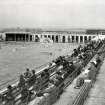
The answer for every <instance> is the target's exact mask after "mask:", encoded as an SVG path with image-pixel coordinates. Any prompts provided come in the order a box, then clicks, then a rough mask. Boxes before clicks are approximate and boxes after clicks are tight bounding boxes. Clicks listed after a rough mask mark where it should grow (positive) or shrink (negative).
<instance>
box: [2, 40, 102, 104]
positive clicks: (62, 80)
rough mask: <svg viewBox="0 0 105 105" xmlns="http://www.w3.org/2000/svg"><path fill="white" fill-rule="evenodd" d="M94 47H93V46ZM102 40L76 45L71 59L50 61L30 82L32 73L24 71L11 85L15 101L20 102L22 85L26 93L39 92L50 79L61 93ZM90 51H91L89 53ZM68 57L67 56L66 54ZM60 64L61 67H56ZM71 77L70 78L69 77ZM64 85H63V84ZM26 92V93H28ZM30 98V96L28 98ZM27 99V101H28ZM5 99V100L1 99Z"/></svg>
mask: <svg viewBox="0 0 105 105" xmlns="http://www.w3.org/2000/svg"><path fill="white" fill-rule="evenodd" d="M93 45H94V46H95V47H94V46H93ZM101 45H102V42H100V43H98V44H97V43H93V44H89V45H86V46H84V47H83V48H81V47H78V48H77V49H75V50H74V53H73V54H72V55H71V56H70V58H71V59H66V56H60V57H58V58H57V59H56V60H54V61H52V62H54V65H51V64H50V66H49V67H48V68H47V69H45V70H43V71H42V72H40V73H39V74H35V72H33V74H34V77H35V78H34V81H33V83H30V79H31V81H32V78H31V77H32V76H31V75H32V74H31V73H30V72H29V70H28V71H26V73H25V76H23V75H21V76H20V82H19V85H17V86H16V87H13V94H14V96H15V103H18V102H19V101H20V103H21V102H22V97H23V96H24V95H22V93H24V92H22V91H20V90H22V89H23V87H26V85H27V86H28V87H27V91H28V90H29V92H28V93H33V94H34V95H35V94H37V92H39V90H46V89H47V87H48V85H49V83H50V80H52V81H54V85H55V86H56V87H57V89H60V91H59V92H58V93H57V94H58V96H59V95H60V94H61V92H62V91H63V89H64V88H65V87H66V86H67V85H68V84H70V82H71V81H72V80H73V79H74V78H75V77H76V76H77V75H79V74H80V73H81V69H82V68H81V67H82V65H83V66H85V65H86V64H87V63H88V62H89V61H90V59H91V58H92V57H93V56H94V55H95V54H96V51H97V50H98V49H99V48H100V47H101ZM91 52H92V53H91ZM82 53H84V55H82V57H81V58H77V56H78V55H79V54H82ZM67 57H68V56H67ZM74 57H75V58H76V59H77V60H76V62H74ZM97 62H99V58H97ZM60 66H62V67H63V68H61V69H58V70H57V68H59V67H60ZM70 78H71V79H70ZM64 85H65V86H64ZM7 92H8V90H6V91H5V92H3V96H6V95H7ZM28 93H27V94H28ZM29 100H31V96H30V98H29ZM29 100H28V102H29ZM3 101H5V100H3Z"/></svg>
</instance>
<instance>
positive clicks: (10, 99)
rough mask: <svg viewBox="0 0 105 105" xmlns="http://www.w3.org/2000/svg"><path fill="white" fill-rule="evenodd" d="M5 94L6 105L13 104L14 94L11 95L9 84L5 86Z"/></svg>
mask: <svg viewBox="0 0 105 105" xmlns="http://www.w3.org/2000/svg"><path fill="white" fill-rule="evenodd" d="M7 89H8V90H7V94H6V105H14V99H15V98H14V96H13V90H12V86H11V85H9V86H8V87H7Z"/></svg>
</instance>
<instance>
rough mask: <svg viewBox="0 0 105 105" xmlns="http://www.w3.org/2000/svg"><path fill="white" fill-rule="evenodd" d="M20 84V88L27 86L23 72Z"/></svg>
mask: <svg viewBox="0 0 105 105" xmlns="http://www.w3.org/2000/svg"><path fill="white" fill-rule="evenodd" d="M18 86H19V88H22V87H24V86H25V79H24V76H23V75H22V74H21V75H20V79H19V84H18Z"/></svg>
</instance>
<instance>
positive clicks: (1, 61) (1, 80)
mask: <svg viewBox="0 0 105 105" xmlns="http://www.w3.org/2000/svg"><path fill="white" fill-rule="evenodd" d="M75 47H77V45H76V44H66V43H65V44H63V43H56V44H42V43H29V42H27V43H24V42H23V43H22V42H21V43H9V44H2V45H1V49H0V88H1V86H2V87H3V85H7V84H8V83H13V82H15V81H17V79H18V76H19V75H20V74H21V73H23V72H24V71H25V69H26V68H30V69H35V70H36V71H38V70H39V69H40V68H42V67H43V66H41V67H40V68H39V69H38V67H39V66H40V65H43V64H45V63H48V62H50V61H51V60H52V59H54V58H56V57H57V56H60V55H64V54H66V53H68V52H69V53H72V51H73V49H74V48H75ZM50 53H52V55H50ZM36 68H37V69H36Z"/></svg>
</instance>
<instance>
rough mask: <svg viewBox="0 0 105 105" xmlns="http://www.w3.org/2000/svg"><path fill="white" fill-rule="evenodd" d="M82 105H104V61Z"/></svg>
mask: <svg viewBox="0 0 105 105" xmlns="http://www.w3.org/2000/svg"><path fill="white" fill-rule="evenodd" d="M84 105H105V60H104V62H103V64H102V66H101V68H100V71H99V74H98V75H97V80H96V82H95V84H94V87H93V88H92V89H91V91H90V93H89V96H88V98H87V100H86V101H85V103H84Z"/></svg>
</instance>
